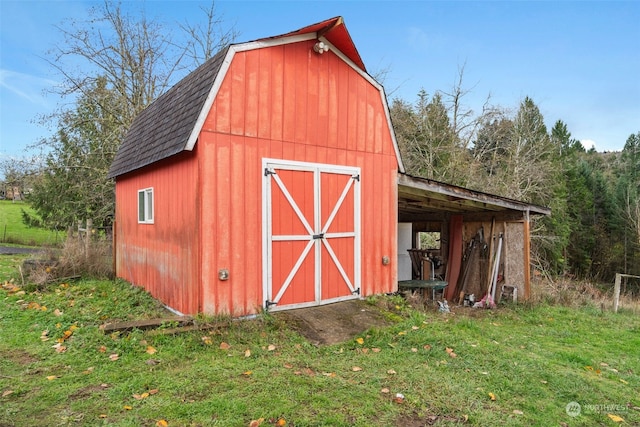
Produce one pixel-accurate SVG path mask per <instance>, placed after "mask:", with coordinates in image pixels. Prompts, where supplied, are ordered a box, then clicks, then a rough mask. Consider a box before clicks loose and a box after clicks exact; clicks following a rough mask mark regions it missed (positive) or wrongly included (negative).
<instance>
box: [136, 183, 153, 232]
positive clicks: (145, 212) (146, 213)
mask: <svg viewBox="0 0 640 427" xmlns="http://www.w3.org/2000/svg"><path fill="white" fill-rule="evenodd" d="M138 222H139V223H141V224H153V188H145V189H144V190H138Z"/></svg>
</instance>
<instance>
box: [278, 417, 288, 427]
mask: <svg viewBox="0 0 640 427" xmlns="http://www.w3.org/2000/svg"><path fill="white" fill-rule="evenodd" d="M276 425H277V426H278V427H284V426H286V425H287V421H286V420H285V419H284V418H278V421H276Z"/></svg>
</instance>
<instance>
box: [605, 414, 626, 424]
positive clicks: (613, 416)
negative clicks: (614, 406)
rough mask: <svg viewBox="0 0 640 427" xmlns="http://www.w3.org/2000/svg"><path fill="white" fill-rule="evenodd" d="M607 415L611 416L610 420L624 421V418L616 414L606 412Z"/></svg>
mask: <svg viewBox="0 0 640 427" xmlns="http://www.w3.org/2000/svg"><path fill="white" fill-rule="evenodd" d="M607 417H609V418H611V421H613V422H615V423H623V422H624V418H622V417H619V416H618V415H614V414H607Z"/></svg>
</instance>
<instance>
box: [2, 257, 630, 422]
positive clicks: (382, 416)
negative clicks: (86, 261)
mask: <svg viewBox="0 0 640 427" xmlns="http://www.w3.org/2000/svg"><path fill="white" fill-rule="evenodd" d="M11 262H13V259H12V258H10V257H0V265H1V264H10V263H11ZM3 271H9V269H5V270H3ZM0 279H2V278H0ZM4 279H9V277H5V278H4ZM4 279H3V280H2V282H4ZM18 283H19V281H18ZM368 301H369V302H370V303H371V304H376V305H379V306H381V307H383V308H384V309H385V310H387V313H388V315H389V317H390V318H393V319H395V320H396V322H395V323H394V324H393V326H391V327H387V328H383V329H377V330H369V331H368V332H366V333H364V334H362V335H361V336H360V337H356V338H355V339H353V340H351V341H348V342H345V343H342V344H339V345H333V346H326V347H315V346H313V345H311V344H309V343H308V342H307V341H306V340H305V339H304V338H302V337H301V336H300V335H298V334H297V333H296V332H295V331H294V330H292V329H291V328H290V327H288V325H286V324H284V323H283V322H281V321H280V320H279V318H278V317H277V316H276V315H268V314H267V315H260V316H258V317H257V318H255V319H251V320H239V321H232V320H230V319H226V318H216V319H211V318H207V319H205V318H201V319H200V322H201V323H203V324H204V323H208V324H211V325H215V326H217V327H215V328H211V329H209V330H201V331H196V332H186V333H180V334H170V335H152V334H151V333H149V332H142V331H139V330H134V331H132V332H130V333H120V334H106V335H105V334H103V333H102V332H101V331H100V330H99V325H100V324H102V323H103V322H105V321H107V320H116V319H118V320H127V319H142V318H152V317H160V316H166V315H167V313H166V312H164V310H163V309H162V307H161V306H160V305H159V304H158V303H157V302H156V301H155V300H153V299H152V298H150V297H149V296H148V295H147V294H146V293H145V292H143V291H141V290H140V289H136V288H132V287H131V286H130V285H128V284H127V283H124V282H121V281H115V282H112V281H89V280H83V281H77V282H70V283H55V284H53V285H51V287H50V288H49V289H48V290H46V291H41V292H35V291H32V290H31V289H30V288H29V287H28V286H27V287H24V288H23V287H21V286H17V285H13V284H11V283H8V282H5V284H4V285H3V287H2V289H0V425H2V426H6V425H9V426H34V425H52V426H53V425H78V426H83V425H86V426H96V425H111V426H163V425H168V426H249V425H251V423H252V421H253V425H260V424H261V425H263V426H270V425H287V426H408V427H411V426H424V425H438V426H448V425H478V426H492V425H501V426H609V425H618V423H619V420H620V419H623V420H624V422H623V423H622V422H620V423H621V425H640V393H639V390H640V357H639V353H640V318H639V317H638V316H637V315H634V314H633V313H631V312H628V311H624V310H623V311H622V312H620V313H618V314H613V313H610V312H604V313H603V312H601V311H600V309H599V308H597V309H596V308H594V307H591V306H584V307H582V308H567V307H562V306H550V305H541V306H536V307H532V306H527V305H520V306H512V307H502V308H500V309H498V310H492V311H484V310H482V311H476V310H473V309H462V308H460V309H458V311H457V313H455V314H443V313H438V312H437V311H435V310H427V311H418V310H414V309H412V308H411V307H409V306H408V305H407V304H406V303H405V302H404V300H402V299H401V298H400V297H395V296H382V297H376V298H371V299H369V300H368ZM170 326H171V325H167V327H170ZM397 393H401V394H402V395H403V396H404V398H403V399H400V398H396V394H397ZM571 402H577V403H578V404H579V405H580V407H578V406H577V405H575V404H571ZM567 405H569V406H567ZM567 408H569V411H567ZM568 412H569V414H568ZM572 415H574V416H572ZM617 417H618V418H617ZM616 420H618V422H617V421H616ZM165 423H166V424H165ZM285 423H286V424H285Z"/></svg>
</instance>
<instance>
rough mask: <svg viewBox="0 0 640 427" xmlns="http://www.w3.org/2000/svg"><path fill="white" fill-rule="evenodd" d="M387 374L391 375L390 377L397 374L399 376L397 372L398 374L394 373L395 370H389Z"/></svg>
mask: <svg viewBox="0 0 640 427" xmlns="http://www.w3.org/2000/svg"><path fill="white" fill-rule="evenodd" d="M387 374H389V375H395V374H397V372H396V371H394V370H393V369H389V370H388V371H387Z"/></svg>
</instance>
